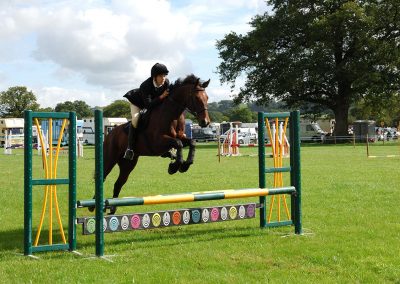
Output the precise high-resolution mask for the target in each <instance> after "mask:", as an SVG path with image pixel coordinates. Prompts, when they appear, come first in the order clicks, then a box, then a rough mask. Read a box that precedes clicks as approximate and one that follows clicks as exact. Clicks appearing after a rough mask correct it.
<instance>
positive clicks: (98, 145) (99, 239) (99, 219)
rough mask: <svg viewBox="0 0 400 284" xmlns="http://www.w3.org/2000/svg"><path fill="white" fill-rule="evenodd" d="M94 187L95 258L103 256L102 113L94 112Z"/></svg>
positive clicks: (99, 111)
mask: <svg viewBox="0 0 400 284" xmlns="http://www.w3.org/2000/svg"><path fill="white" fill-rule="evenodd" d="M94 115H95V157H96V159H95V161H96V166H95V171H96V173H95V176H96V180H95V186H96V197H95V199H96V256H103V255H104V232H103V219H104V213H103V209H104V197H103V180H104V177H103V113H102V111H101V110H98V109H97V110H95V113H94Z"/></svg>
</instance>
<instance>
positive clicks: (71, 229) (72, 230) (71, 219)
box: [68, 112, 76, 251]
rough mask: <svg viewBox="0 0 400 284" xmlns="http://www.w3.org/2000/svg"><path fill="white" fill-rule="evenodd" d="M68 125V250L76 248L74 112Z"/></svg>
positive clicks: (70, 114) (71, 113)
mask: <svg viewBox="0 0 400 284" xmlns="http://www.w3.org/2000/svg"><path fill="white" fill-rule="evenodd" d="M69 121H70V123H69V126H68V132H69V133H68V152H69V155H68V164H69V167H68V177H69V184H68V190H69V191H68V244H69V251H75V250H76V222H75V220H76V114H75V112H70V113H69Z"/></svg>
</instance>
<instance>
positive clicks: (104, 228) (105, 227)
mask: <svg viewBox="0 0 400 284" xmlns="http://www.w3.org/2000/svg"><path fill="white" fill-rule="evenodd" d="M106 230H107V220H106V218H103V232H105V231H106Z"/></svg>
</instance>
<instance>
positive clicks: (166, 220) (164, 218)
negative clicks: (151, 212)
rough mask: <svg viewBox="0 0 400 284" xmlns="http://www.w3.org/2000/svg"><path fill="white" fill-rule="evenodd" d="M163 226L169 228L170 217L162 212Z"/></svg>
mask: <svg viewBox="0 0 400 284" xmlns="http://www.w3.org/2000/svg"><path fill="white" fill-rule="evenodd" d="M162 220H163V224H164V226H166V227H167V226H169V223H170V222H171V215H169V212H164V215H163V217H162Z"/></svg>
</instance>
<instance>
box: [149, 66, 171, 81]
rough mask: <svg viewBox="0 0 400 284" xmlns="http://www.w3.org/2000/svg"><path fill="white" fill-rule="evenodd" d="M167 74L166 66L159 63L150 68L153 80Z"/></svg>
mask: <svg viewBox="0 0 400 284" xmlns="http://www.w3.org/2000/svg"><path fill="white" fill-rule="evenodd" d="M168 72H169V71H168V69H167V66H165V65H164V64H161V63H156V64H154V66H153V67H151V77H153V78H154V77H156V76H157V75H168Z"/></svg>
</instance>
